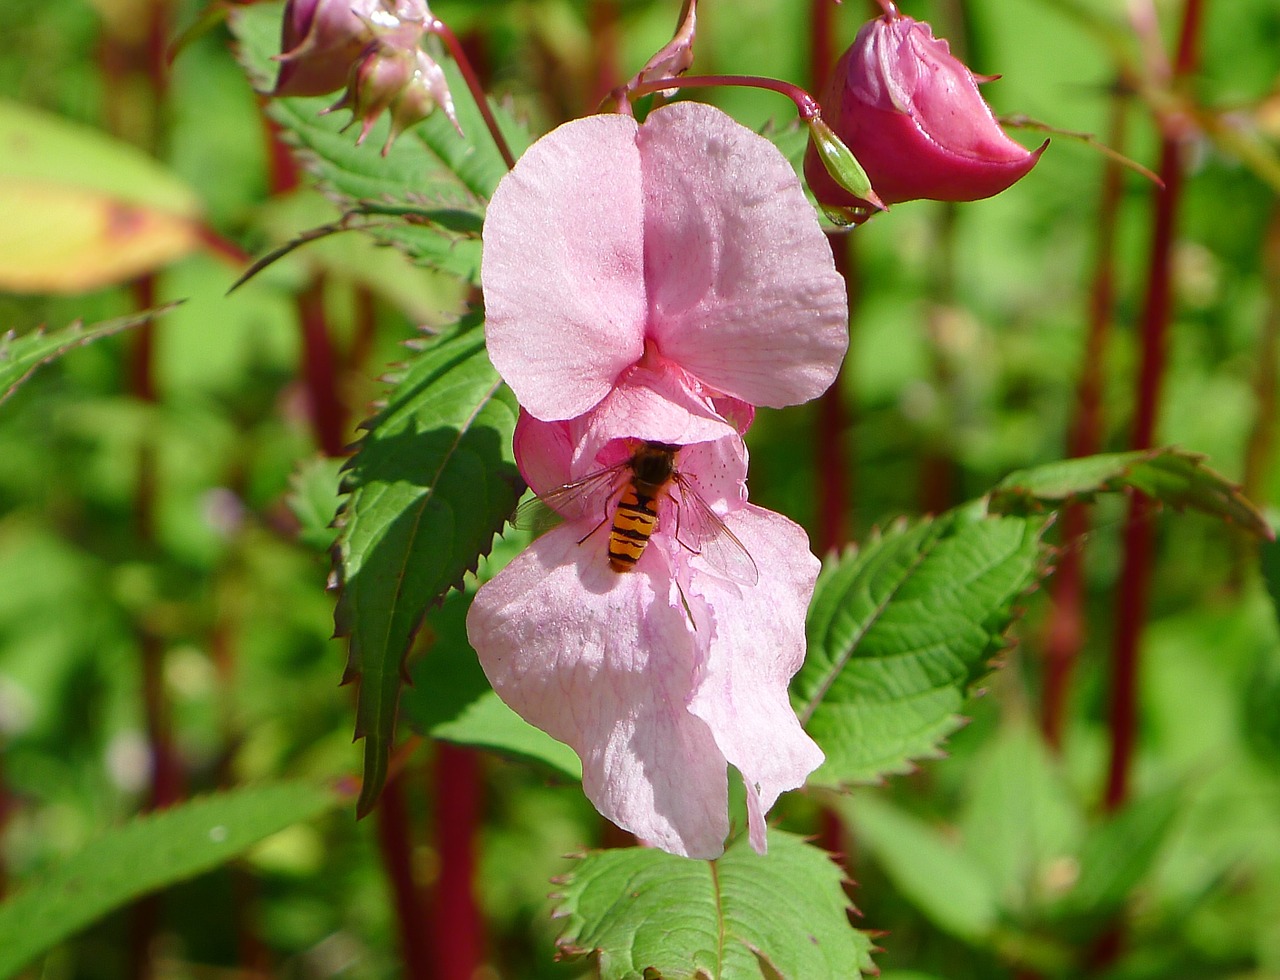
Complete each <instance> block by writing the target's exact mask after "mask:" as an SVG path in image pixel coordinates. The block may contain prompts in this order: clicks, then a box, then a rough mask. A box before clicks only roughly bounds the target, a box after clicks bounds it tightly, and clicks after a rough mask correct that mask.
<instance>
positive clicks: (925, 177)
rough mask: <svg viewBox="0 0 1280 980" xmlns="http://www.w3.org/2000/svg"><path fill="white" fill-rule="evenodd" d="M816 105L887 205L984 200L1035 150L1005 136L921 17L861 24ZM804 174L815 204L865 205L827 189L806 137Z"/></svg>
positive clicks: (1031, 161)
mask: <svg viewBox="0 0 1280 980" xmlns="http://www.w3.org/2000/svg"><path fill="white" fill-rule="evenodd" d="M821 102H822V115H823V118H824V119H825V120H826V122H827V123H828V124H829V125H830V126H831V128H832V129H833V130H834V131H835V133H836V135H837V136H839V137H840V139H842V140H843V141H844V143H845V145H846V146H848V147H849V149H850V150H852V151H853V154H854V155H855V156H856V157H857V158H858V162H859V163H861V164H862V167H863V169H864V170H866V172H867V176H868V177H869V178H870V180H871V186H872V187H874V188H875V191H876V193H877V194H879V196H880V198H881V199H882V200H883V201H884V202H885V203H887V204H893V203H895V202H898V201H911V200H915V199H916V198H930V199H933V200H939V201H976V200H979V199H980V198H984V197H991V196H992V195H993V194H998V193H1000V192H1001V191H1002V190H1004V189H1005V188H1006V187H1008V186H1009V185H1010V184H1012V183H1013V182H1014V181H1016V180H1018V179H1019V178H1020V177H1022V176H1023V175H1025V174H1026V173H1027V172H1028V171H1029V170H1030V169H1031V168H1032V167H1034V166H1035V164H1036V161H1037V160H1038V159H1039V158H1040V154H1041V153H1042V152H1043V151H1044V146H1041V147H1040V148H1039V149H1038V150H1035V151H1030V150H1026V149H1024V148H1023V147H1022V146H1020V145H1019V144H1017V143H1015V142H1014V141H1013V140H1011V139H1010V138H1009V137H1008V136H1006V135H1005V133H1004V130H1002V129H1001V128H1000V125H999V123H997V122H996V119H995V117H994V116H993V115H992V113H991V109H990V107H989V106H988V105H987V104H986V102H985V101H983V98H982V95H981V94H980V93H979V92H978V79H977V78H975V77H974V75H973V73H972V72H971V71H969V69H968V68H966V67H965V66H964V64H962V63H961V62H960V61H959V60H958V59H956V58H955V57H954V56H953V55H952V54H951V50H950V48H949V47H948V45H947V42H946V41H944V40H942V39H940V38H935V37H934V36H933V31H932V30H931V29H930V27H929V25H928V24H925V23H923V22H920V21H916V20H912V19H911V18H910V17H903V16H900V15H885V16H883V17H878V18H876V19H875V20H873V21H870V22H869V23H867V24H864V25H863V27H862V30H860V31H859V32H858V36H857V37H856V38H854V41H853V44H852V45H851V46H850V47H849V50H848V51H846V52H845V54H844V56H843V57H842V58H841V59H840V61H839V62H838V63H837V65H836V68H835V72H834V73H833V75H832V79H831V83H830V84H829V85H828V87H827V90H826V91H825V92H824V93H823V97H822V99H821ZM1045 145H1048V144H1047V143H1046V144H1045ZM804 173H805V178H806V179H807V180H808V181H809V186H810V187H811V188H812V189H813V193H814V195H815V196H816V197H817V199H818V200H819V201H820V202H821V203H822V204H823V205H824V206H827V207H834V208H857V209H861V208H866V207H868V205H867V203H866V202H865V201H862V200H860V199H858V198H856V197H854V196H853V195H852V194H850V193H849V192H848V191H846V190H843V189H842V188H840V187H839V186H837V184H836V183H835V181H834V180H832V178H831V176H830V175H829V174H828V173H827V171H826V168H825V167H824V166H823V165H822V161H821V160H820V159H819V158H818V154H817V150H816V149H815V148H814V147H813V146H812V144H811V145H810V147H809V151H808V153H807V154H806V156H805V162H804ZM852 217H853V218H854V220H858V218H859V217H862V218H865V215H861V216H859V215H853V216H852Z"/></svg>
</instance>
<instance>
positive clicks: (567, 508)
mask: <svg viewBox="0 0 1280 980" xmlns="http://www.w3.org/2000/svg"><path fill="white" fill-rule="evenodd" d="M629 462H630V461H629V460H623V461H622V462H621V463H616V464H615V465H613V466H606V467H605V468H604V469H602V470H596V471H595V472H594V473H589V474H587V475H586V476H584V477H583V478H582V479H581V480H575V481H574V482H573V483H566V484H564V485H563V486H559V487H556V488H555V489H554V490H549V491H548V492H547V493H544V494H543V495H542V496H541V497H534V498H533V499H532V500H526V501H525V502H524V503H523V504H521V505H520V506H519V507H517V508H516V512H515V513H514V514H512V515H511V526H512V527H517V528H521V529H522V530H526V531H532V532H533V533H534V534H535V535H538V534H541V533H542V532H543V531H547V530H550V529H551V528H553V527H555V526H556V525H557V524H559V523H560V522H561V521H564V520H566V519H568V520H575V519H577V518H579V517H589V516H593V515H596V516H598V517H599V519H600V520H604V519H606V518H607V517H608V516H609V499H610V498H611V497H612V496H613V495H614V493H615V492H616V491H617V486H618V477H619V476H620V475H621V473H622V471H623V470H625V469H626V468H627V466H628V465H629Z"/></svg>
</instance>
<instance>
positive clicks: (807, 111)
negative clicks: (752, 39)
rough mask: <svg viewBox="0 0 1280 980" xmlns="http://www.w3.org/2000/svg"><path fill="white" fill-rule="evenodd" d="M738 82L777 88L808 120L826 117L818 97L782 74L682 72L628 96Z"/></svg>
mask: <svg viewBox="0 0 1280 980" xmlns="http://www.w3.org/2000/svg"><path fill="white" fill-rule="evenodd" d="M725 86H729V87H732V86H738V87H740V88H762V89H765V90H766V91H769V92H777V93H778V94H779V95H784V96H786V97H787V98H788V99H790V100H791V101H792V102H794V103H795V105H796V109H797V111H798V112H799V113H800V118H801V119H803V120H804V121H805V122H808V121H809V120H811V119H820V118H821V117H822V107H821V106H820V105H818V100H817V99H815V98H814V97H813V96H812V95H810V94H809V93H808V92H806V91H805V90H804V89H802V88H801V87H800V86H799V85H793V84H791V83H790V82H784V81H782V80H781V79H779V78H761V77H759V76H757V75H681V76H680V77H679V78H663V79H659V80H657V81H653V82H641V83H640V84H639V85H637V86H636V87H635V88H633V89H630V90H629V91H628V92H627V93H626V96H627V97H628V98H630V99H632V100H633V101H634V100H635V99H638V98H641V97H642V96H645V95H649V94H651V93H653V92H661V91H664V90H665V89H669V88H721V87H725Z"/></svg>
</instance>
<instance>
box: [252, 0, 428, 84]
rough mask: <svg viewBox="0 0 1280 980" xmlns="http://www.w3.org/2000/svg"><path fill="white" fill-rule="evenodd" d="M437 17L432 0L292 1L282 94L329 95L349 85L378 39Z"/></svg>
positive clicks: (287, 17)
mask: <svg viewBox="0 0 1280 980" xmlns="http://www.w3.org/2000/svg"><path fill="white" fill-rule="evenodd" d="M430 17H431V11H430V9H429V8H428V7H427V4H426V0H288V2H287V3H286V4H285V8H284V25H283V28H282V30H281V39H280V50H281V52H282V53H281V54H279V55H277V56H276V60H277V61H279V62H280V77H279V78H278V79H277V80H276V87H275V90H274V91H273V92H272V95H276V96H301V95H324V94H326V93H328V92H336V91H337V90H338V89H340V88H342V87H343V86H344V85H346V84H347V80H348V76H349V75H350V73H351V67H352V65H354V64H355V62H356V60H357V59H359V58H360V55H361V53H362V52H363V51H364V49H365V48H366V47H367V46H368V45H369V44H370V43H372V42H373V40H374V39H375V38H378V37H382V36H386V35H389V34H397V33H405V29H406V26H407V25H413V26H415V27H416V28H417V33H416V34H414V39H415V41H416V37H417V36H418V35H420V34H421V31H422V26H423V25H424V24H425V23H426V21H427V20H428V19H429V18H430Z"/></svg>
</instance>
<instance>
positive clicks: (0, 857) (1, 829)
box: [0, 741, 17, 899]
mask: <svg viewBox="0 0 1280 980" xmlns="http://www.w3.org/2000/svg"><path fill="white" fill-rule="evenodd" d="M4 750H5V743H4V742H3V741H0V899H3V898H4V896H5V893H6V892H7V891H8V885H9V875H8V869H7V867H6V865H5V863H4V854H5V847H4V837H5V830H6V829H7V828H8V826H9V818H10V817H11V816H13V814H14V812H15V811H16V810H17V805H16V802H15V800H14V797H13V793H12V791H11V790H10V789H9V784H8V783H7V782H6V781H5V778H4Z"/></svg>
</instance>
